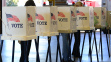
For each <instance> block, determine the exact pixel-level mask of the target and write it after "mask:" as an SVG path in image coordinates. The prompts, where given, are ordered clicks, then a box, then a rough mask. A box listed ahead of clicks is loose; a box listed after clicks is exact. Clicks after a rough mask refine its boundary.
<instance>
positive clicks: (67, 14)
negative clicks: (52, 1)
mask: <svg viewBox="0 0 111 62" xmlns="http://www.w3.org/2000/svg"><path fill="white" fill-rule="evenodd" d="M74 10H75V8H74V7H72V6H66V7H58V31H59V32H61V33H69V32H70V33H71V32H74V31H76V20H75V19H76V13H75V11H74Z"/></svg>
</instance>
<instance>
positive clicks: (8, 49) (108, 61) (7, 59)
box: [2, 32, 111, 62]
mask: <svg viewBox="0 0 111 62" xmlns="http://www.w3.org/2000/svg"><path fill="white" fill-rule="evenodd" d="M99 34H100V33H99V32H96V38H97V44H98V51H99V38H100V36H99ZM83 36H84V33H81V46H80V47H82V43H83ZM92 39H93V36H92ZM92 42H93V40H92ZM102 42H103V61H102V60H101V53H100V51H99V61H100V62H111V58H109V57H108V50H107V42H106V36H105V34H103V33H102ZM73 44H74V36H73V39H72V44H71V50H72V49H73ZM88 44H89V42H88V34H87V35H86V41H85V47H84V51H83V58H82V62H90V59H89V56H88V49H89V48H88V47H89V45H88ZM47 47H48V41H47V37H45V36H44V37H43V36H41V37H40V43H39V53H40V62H45V59H46V52H47ZM60 47H61V52H62V37H61V36H60ZM56 49H57V39H56V36H52V39H51V55H52V62H55V60H56ZM20 53H21V50H20V44H19V43H18V41H17V40H16V42H15V58H14V62H19V59H20ZM11 56H12V41H11V40H5V41H4V44H3V50H2V59H3V62H11ZM92 60H93V62H97V59H96V50H95V46H94V47H93V52H92ZM29 62H36V50H35V42H34V40H33V42H32V45H31V50H30V55H29ZM48 62H49V61H48ZM58 62H60V61H59V60H58Z"/></svg>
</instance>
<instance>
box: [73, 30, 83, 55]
mask: <svg viewBox="0 0 111 62" xmlns="http://www.w3.org/2000/svg"><path fill="white" fill-rule="evenodd" d="M74 36H75V43H74V47H73V53H72V55H74V57H80V40H81V39H80V31H78V32H77V33H74Z"/></svg>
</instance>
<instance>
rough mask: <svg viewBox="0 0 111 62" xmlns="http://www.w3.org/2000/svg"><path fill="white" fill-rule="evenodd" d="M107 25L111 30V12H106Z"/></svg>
mask: <svg viewBox="0 0 111 62" xmlns="http://www.w3.org/2000/svg"><path fill="white" fill-rule="evenodd" d="M106 20H107V24H108V27H110V28H111V11H107V19H106Z"/></svg>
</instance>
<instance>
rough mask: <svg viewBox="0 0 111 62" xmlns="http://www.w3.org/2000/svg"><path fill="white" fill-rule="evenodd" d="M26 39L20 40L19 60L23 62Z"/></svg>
mask: <svg viewBox="0 0 111 62" xmlns="http://www.w3.org/2000/svg"><path fill="white" fill-rule="evenodd" d="M26 44H27V42H26V41H21V57H20V62H24V59H25V53H26V47H27V46H26Z"/></svg>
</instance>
